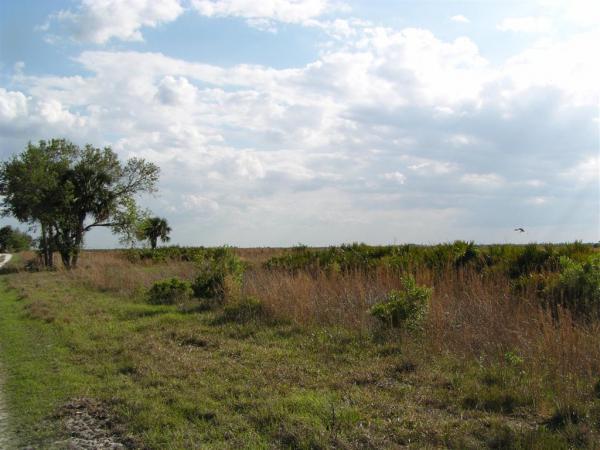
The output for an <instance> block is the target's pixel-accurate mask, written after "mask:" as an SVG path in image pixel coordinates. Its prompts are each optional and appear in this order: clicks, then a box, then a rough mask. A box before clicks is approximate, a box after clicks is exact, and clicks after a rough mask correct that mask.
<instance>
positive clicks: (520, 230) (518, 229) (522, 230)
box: [515, 228, 525, 233]
mask: <svg viewBox="0 0 600 450" xmlns="http://www.w3.org/2000/svg"><path fill="white" fill-rule="evenodd" d="M515 231H518V232H519V233H525V230H524V229H523V228H515Z"/></svg>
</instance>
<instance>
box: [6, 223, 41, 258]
mask: <svg viewBox="0 0 600 450" xmlns="http://www.w3.org/2000/svg"><path fill="white" fill-rule="evenodd" d="M32 242H33V238H32V237H31V236H29V235H28V234H27V233H23V232H22V231H19V230H17V229H14V228H13V227H11V226H10V225H7V226H5V227H2V228H0V252H23V251H25V250H29V248H30V247H31V244H32Z"/></svg>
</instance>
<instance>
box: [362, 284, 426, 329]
mask: <svg viewBox="0 0 600 450" xmlns="http://www.w3.org/2000/svg"><path fill="white" fill-rule="evenodd" d="M402 283H403V289H402V290H400V291H396V290H393V291H390V292H389V293H388V295H387V296H386V298H385V300H384V301H383V302H381V303H378V304H376V305H374V306H373V307H371V310H370V312H371V315H372V316H373V317H376V318H377V319H379V320H380V321H381V322H382V323H383V324H385V325H389V326H391V327H393V328H403V329H407V330H417V329H419V328H420V327H421V324H422V322H423V319H424V318H425V314H426V313H427V308H428V303H429V299H430V298H431V292H432V290H431V289H430V288H427V287H424V286H418V285H417V283H416V281H415V279H414V278H413V277H411V276H407V277H404V278H403V279H402Z"/></svg>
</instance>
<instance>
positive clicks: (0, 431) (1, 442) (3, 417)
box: [0, 253, 12, 449]
mask: <svg viewBox="0 0 600 450" xmlns="http://www.w3.org/2000/svg"><path fill="white" fill-rule="evenodd" d="M0 258H2V259H1V260H0V268H2V266H4V264H6V263H7V262H8V261H10V260H11V258H12V255H11V254H9V253H0ZM1 344H2V343H1V342H0V345H1ZM3 376H4V374H3V369H2V364H1V363H0V449H8V448H10V438H9V435H8V424H7V421H8V415H7V412H6V405H5V403H4V397H3V394H2V391H3V381H4V378H3Z"/></svg>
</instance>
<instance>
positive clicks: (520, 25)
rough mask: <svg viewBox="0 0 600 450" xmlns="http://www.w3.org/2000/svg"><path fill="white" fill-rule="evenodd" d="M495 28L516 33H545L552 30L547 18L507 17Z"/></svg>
mask: <svg viewBox="0 0 600 450" xmlns="http://www.w3.org/2000/svg"><path fill="white" fill-rule="evenodd" d="M496 28H498V30H500V31H513V32H517V33H546V32H548V31H550V30H551V29H552V20H551V19H550V18H548V17H507V18H506V19H504V20H502V22H500V23H499V24H498V25H497V26H496Z"/></svg>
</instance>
